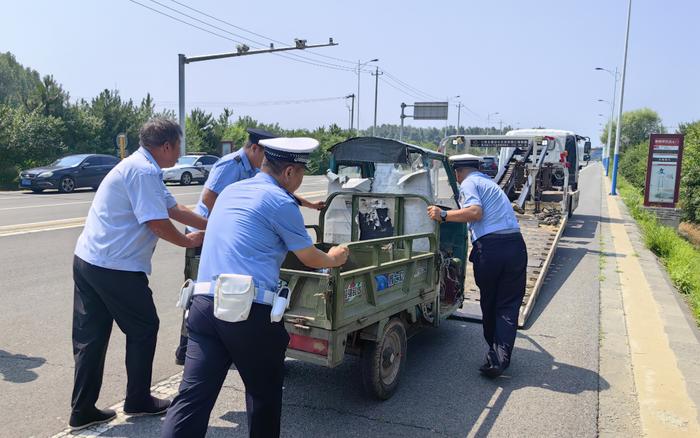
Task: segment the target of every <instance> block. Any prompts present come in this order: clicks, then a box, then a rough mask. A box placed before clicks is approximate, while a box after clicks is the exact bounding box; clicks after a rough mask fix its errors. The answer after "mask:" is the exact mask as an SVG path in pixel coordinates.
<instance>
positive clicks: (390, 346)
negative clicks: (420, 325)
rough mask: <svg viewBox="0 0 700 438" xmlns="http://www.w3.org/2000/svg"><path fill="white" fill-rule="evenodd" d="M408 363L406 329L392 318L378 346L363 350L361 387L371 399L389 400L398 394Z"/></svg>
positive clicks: (366, 347) (374, 345)
mask: <svg viewBox="0 0 700 438" xmlns="http://www.w3.org/2000/svg"><path fill="white" fill-rule="evenodd" d="M405 363H406V329H405V327H404V325H403V322H402V321H401V320H400V319H399V318H392V319H391V320H390V321H389V322H388V323H387V325H386V326H385V327H384V332H383V333H382V336H381V338H380V339H379V340H378V341H377V342H366V343H365V344H364V345H363V346H362V383H363V385H364V388H365V391H366V392H367V394H368V395H370V396H373V397H376V398H378V399H379V400H388V399H389V398H391V396H392V395H394V392H396V388H397V387H398V385H399V378H400V377H401V373H402V372H403V369H404V365H405Z"/></svg>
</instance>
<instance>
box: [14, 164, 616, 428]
mask: <svg viewBox="0 0 700 438" xmlns="http://www.w3.org/2000/svg"><path fill="white" fill-rule="evenodd" d="M599 172H600V168H599V166H591V167H590V168H588V169H586V170H584V173H583V181H582V183H581V187H582V188H583V190H582V198H581V203H580V206H579V209H578V210H577V212H576V213H575V214H574V217H573V218H572V220H571V221H570V223H569V225H568V227H567V230H566V232H565V235H564V238H563V241H562V243H561V245H560V248H559V249H558V251H557V253H556V255H555V258H554V261H553V266H552V268H551V270H550V273H549V275H548V280H547V282H546V283H545V285H544V287H543V289H542V292H541V295H540V297H539V300H538V303H537V305H536V308H535V311H534V312H533V315H532V316H531V319H530V322H529V324H528V327H527V330H525V331H521V332H520V334H519V335H518V340H517V342H516V348H515V351H514V355H513V363H512V365H511V367H510V368H509V370H508V373H507V375H505V376H503V377H501V378H499V379H496V380H493V381H492V380H487V379H484V378H482V377H481V376H480V375H479V373H478V372H477V368H478V366H479V365H481V361H482V359H483V352H484V348H485V347H484V344H483V341H482V338H481V329H480V326H479V325H478V324H474V323H466V322H461V321H446V322H445V323H443V324H442V325H441V327H439V328H438V329H429V330H425V331H423V332H421V333H419V334H418V335H416V336H415V337H414V338H412V339H411V340H410V341H409V343H408V357H407V367H406V370H405V374H404V375H403V380H402V383H401V387H400V388H399V391H398V392H397V393H396V394H395V396H394V397H393V398H392V399H390V400H388V401H386V402H376V401H372V400H369V399H367V398H366V397H365V396H364V394H363V393H362V390H361V384H360V380H359V379H360V375H359V373H360V370H359V367H358V362H357V360H354V359H352V358H350V359H349V360H347V361H346V362H345V363H344V364H342V365H341V366H340V367H338V368H336V369H332V370H330V369H324V368H321V367H317V366H312V365H308V364H304V363H301V362H298V361H291V360H290V361H288V375H287V378H286V381H285V395H284V412H283V431H284V432H283V435H284V436H290V437H296V436H299V437H302V436H303V437H315V436H334V437H336V436H339V437H354V436H361V437H374V436H381V437H391V436H397V437H398V436H411V437H413V436H455V437H456V436H461V437H464V436H486V435H490V436H596V434H597V429H596V420H597V407H598V391H599V389H600V390H605V389H606V388H607V383H606V382H605V381H601V380H600V379H599V376H598V374H597V369H598V339H599V321H598V311H599V304H598V297H599V280H598V274H599V266H598V250H599V247H598V221H599V216H600V206H601V197H600V193H601V190H600V177H599ZM322 184H323V182H322V180H319V179H309V180H307V181H306V182H305V184H304V186H302V188H301V189H300V192H302V193H303V192H311V193H314V192H317V191H319V190H322V188H323V185H322ZM195 187H196V186H193V187H188V188H182V189H181V188H174V189H173V192H174V193H175V194H178V192H179V191H182V192H185V191H194V190H193V189H195ZM15 196H17V197H18V198H21V199H22V200H21V201H19V200H18V204H17V205H19V202H22V203H24V204H22V206H24V205H27V206H29V205H32V203H34V202H36V203H37V204H38V203H39V202H44V201H43V200H44V199H50V200H51V201H52V202H55V203H59V202H60V201H62V200H63V199H68V198H63V197H62V196H55V197H49V196H48V195H39V196H35V195H15V194H10V195H5V194H0V202H1V203H0V221H4V222H0V223H2V224H8V223H20V221H18V220H17V218H18V216H16V214H17V213H16V212H17V210H2V208H8V207H12V206H14V205H15V204H13V203H12V199H14V198H13V197H15ZM71 196H73V195H71ZM75 196H76V198H75V199H76V201H79V200H87V199H89V197H90V196H91V195H90V194H88V193H85V194H82V193H81V194H80V195H79V196H84V197H85V198H78V194H76V195H75ZM193 196H194V197H196V196H195V195H190V194H185V193H182V194H180V195H178V199H180V200H181V202H184V203H188V202H189V201H187V200H186V199H187V198H186V197H193ZM8 197H9V198H12V199H10V200H9V202H8V200H7V199H6V198H8ZM25 197H28V198H30V199H29V200H25ZM34 198H36V200H35V199H34ZM40 199H41V201H39V200H40ZM190 199H191V198H190ZM88 205H89V204H85V205H84V206H83V205H82V204H72V205H64V206H50V207H30V208H26V209H24V211H26V212H27V216H26V217H25V219H26V221H27V222H30V221H41V220H50V219H51V218H59V217H63V216H66V215H67V216H66V217H73V216H71V215H74V214H76V213H79V212H80V211H84V212H86V211H87V208H88ZM81 208H83V210H80V209H81ZM46 209H50V210H51V211H48V212H46V211H45V210H46ZM71 209H77V210H71ZM20 211H22V210H20ZM30 214H31V215H30ZM42 215H43V216H42ZM313 216H314V215H313V214H312V212H309V211H306V212H305V217H306V219H307V221H308V222H309V223H312V222H313ZM40 217H43V218H44V219H39V218H40ZM46 217H48V218H49V219H45V218H46ZM79 232H80V229H79V228H74V229H67V230H57V231H47V232H39V233H31V234H23V235H14V236H9V237H0V242H1V243H0V245H1V246H2V251H1V252H0V266H2V268H0V269H2V271H1V272H2V273H3V277H4V282H3V283H4V286H5V287H3V288H2V289H0V297H1V298H2V310H3V312H2V313H3V316H2V318H0V333H2V336H1V338H0V339H1V341H0V374H1V376H0V378H2V380H1V381H0V393H1V394H2V397H1V398H0V424H2V425H3V427H2V428H1V429H0V436H8V437H16V436H30V435H35V436H46V435H51V434H52V433H56V432H59V431H60V430H62V429H63V428H64V427H65V425H66V422H67V416H68V413H69V412H68V411H69V400H70V391H71V385H72V372H73V361H72V355H71V344H70V326H71V308H72V281H71V270H70V266H71V258H72V251H73V245H74V244H75V240H76V238H77V236H78V234H79ZM182 254H183V251H182V250H181V249H179V248H176V247H174V246H172V245H169V244H167V243H160V244H159V245H158V249H157V250H156V253H155V255H154V263H153V265H154V266H153V276H152V277H151V286H152V288H153V290H154V296H155V300H156V305H157V306H158V311H159V315H160V318H161V329H160V334H159V341H158V350H157V351H156V357H155V363H154V382H155V381H158V380H160V379H164V378H167V377H170V376H172V375H174V374H175V373H177V372H179V371H180V368H179V367H177V366H175V365H174V364H173V351H174V348H175V345H176V342H177V338H178V333H179V324H180V319H179V318H180V315H179V312H178V311H177V309H175V307H174V301H175V293H176V290H177V288H178V286H179V283H180V282H181V277H182V267H183V257H182ZM123 358H124V336H123V335H122V334H121V333H120V332H119V331H118V329H116V328H115V330H114V332H113V336H112V343H111V346H110V350H109V354H108V358H107V366H106V373H105V381H104V385H103V391H102V394H101V398H100V402H99V405H100V406H109V405H112V404H115V403H116V402H118V401H120V400H121V399H122V398H123V394H124V387H125V376H124V365H123ZM242 391H243V385H242V383H241V381H240V378H239V377H238V374H237V373H236V372H235V371H231V372H230V373H229V377H228V379H227V381H226V384H225V387H224V389H223V391H222V393H221V395H220V397H219V401H218V403H217V405H216V407H215V409H214V412H213V413H212V417H211V423H210V426H211V427H210V431H209V434H208V436H214V437H216V436H236V437H237V436H241V437H243V436H247V427H246V425H245V422H246V420H245V398H244V394H243V392H242ZM161 421H162V420H161V419H153V418H136V419H132V420H130V421H129V422H128V423H126V424H122V425H118V426H116V427H114V428H112V429H111V430H109V431H107V432H106V433H105V434H104V435H105V436H157V435H158V433H159V428H160V422H161Z"/></svg>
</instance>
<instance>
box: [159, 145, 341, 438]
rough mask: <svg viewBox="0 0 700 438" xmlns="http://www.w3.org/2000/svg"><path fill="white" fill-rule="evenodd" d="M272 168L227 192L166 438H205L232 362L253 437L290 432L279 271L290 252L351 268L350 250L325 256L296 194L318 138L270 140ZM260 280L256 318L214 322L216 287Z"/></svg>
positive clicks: (206, 254)
mask: <svg viewBox="0 0 700 438" xmlns="http://www.w3.org/2000/svg"><path fill="white" fill-rule="evenodd" d="M260 143H261V144H262V145H263V146H264V147H265V161H264V162H263V164H262V171H261V172H260V173H258V174H257V175H256V176H254V177H253V178H248V179H246V180H244V181H239V182H237V183H234V184H231V185H230V186H228V187H226V188H225V189H224V190H223V191H222V192H221V194H220V195H219V197H218V199H217V201H216V207H215V208H214V209H213V211H212V213H211V216H210V217H209V229H208V231H207V236H206V238H205V239H204V246H203V247H202V259H201V262H200V264H199V274H198V276H197V284H196V287H195V292H194V293H195V295H194V298H193V300H192V305H191V307H190V310H189V314H188V317H187V329H188V331H189V344H188V348H187V356H186V358H185V371H184V374H183V376H182V383H181V384H180V392H179V394H178V395H177V396H176V397H175V399H174V400H173V405H172V407H171V408H170V409H169V410H168V415H167V417H166V419H165V423H164V424H163V432H162V436H163V437H166V438H172V437H183V438H198V437H203V436H204V435H205V434H206V432H207V424H208V422H209V415H210V413H211V410H212V408H213V407H214V403H215V402H216V399H217V397H218V395H219V391H220V390H221V386H222V385H223V383H224V380H225V378H226V374H227V373H228V370H229V367H230V366H231V364H232V363H233V364H235V365H236V369H237V370H238V372H239V373H240V375H241V379H242V380H243V383H244V384H245V389H246V410H247V413H248V431H249V435H250V436H251V437H265V438H274V437H277V436H279V434H280V417H281V412H282V384H283V381H284V356H285V351H286V349H287V344H288V343H289V335H288V334H287V331H286V330H285V328H284V322H283V321H279V320H277V321H276V322H272V318H271V312H272V304H273V303H274V302H275V296H276V295H277V290H278V282H279V271H280V267H281V265H282V262H283V261H284V258H285V256H286V255H287V252H288V251H292V252H294V254H295V255H296V256H297V257H298V258H299V260H300V261H301V262H302V263H304V264H305V265H307V266H310V267H312V268H328V267H336V266H341V265H343V264H344V263H345V261H346V260H347V257H348V248H346V247H341V246H336V247H333V248H331V249H330V250H329V251H328V253H324V252H323V251H321V250H319V249H317V248H316V247H315V246H314V244H313V241H312V240H311V237H310V236H309V234H308V232H307V231H306V229H305V228H304V218H303V217H302V215H301V211H300V210H299V205H298V200H297V199H296V198H295V197H294V196H293V195H292V193H294V191H295V190H297V189H298V188H299V186H300V185H301V182H302V178H303V177H304V170H305V165H306V163H307V162H308V159H309V154H310V153H311V152H312V151H313V150H315V149H316V148H317V147H318V142H317V141H316V140H313V139H310V138H273V139H268V140H261V141H260ZM223 274H237V275H241V276H248V277H249V278H251V281H252V283H253V284H254V286H255V294H254V297H252V298H251V299H252V304H251V306H252V307H251V308H250V313H249V314H248V316H247V319H245V320H243V321H237V322H228V321H225V320H223V319H219V318H217V317H216V316H214V309H215V308H216V305H215V304H214V294H215V289H216V286H215V282H216V280H217V278H218V277H219V276H220V275H223Z"/></svg>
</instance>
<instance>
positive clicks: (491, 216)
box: [459, 172, 520, 241]
mask: <svg viewBox="0 0 700 438" xmlns="http://www.w3.org/2000/svg"><path fill="white" fill-rule="evenodd" d="M459 194H460V197H459V203H460V205H461V206H462V208H466V207H470V206H472V205H478V206H480V207H481V209H482V210H483V216H482V217H481V220H480V221H478V222H471V223H469V230H470V231H471V235H472V241H476V240H477V239H479V238H481V237H483V236H485V235H487V234H490V233H496V232H501V231H515V230H519V229H520V225H519V224H518V220H517V219H516V218H515V213H513V207H512V206H511V205H510V201H509V200H508V196H506V194H505V193H504V192H503V190H501V188H500V187H498V184H496V183H495V182H493V180H492V179H491V178H489V177H488V176H486V175H484V174H483V173H481V172H472V173H470V174H469V176H467V178H465V180H464V181H462V184H461V185H460V187H459Z"/></svg>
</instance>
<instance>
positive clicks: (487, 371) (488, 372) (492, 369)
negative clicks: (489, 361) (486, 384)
mask: <svg viewBox="0 0 700 438" xmlns="http://www.w3.org/2000/svg"><path fill="white" fill-rule="evenodd" d="M479 371H481V374H483V375H485V376H486V377H489V378H491V379H494V378H496V377H498V376H500V375H501V374H503V368H502V367H500V366H497V365H488V366H486V365H485V366H482V367H481V368H479Z"/></svg>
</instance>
